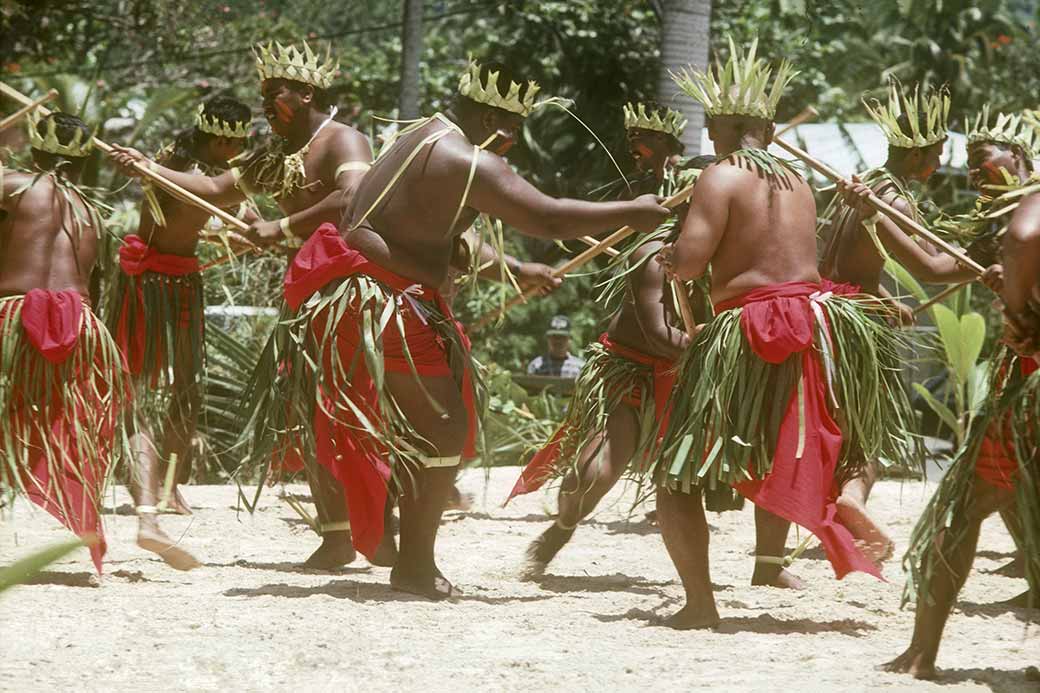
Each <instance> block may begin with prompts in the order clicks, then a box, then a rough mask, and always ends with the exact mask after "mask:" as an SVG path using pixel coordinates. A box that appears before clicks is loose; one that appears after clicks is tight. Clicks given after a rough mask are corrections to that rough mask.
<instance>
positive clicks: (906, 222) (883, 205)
mask: <svg viewBox="0 0 1040 693" xmlns="http://www.w3.org/2000/svg"><path fill="white" fill-rule="evenodd" d="M773 142H775V143H776V144H777V145H778V146H780V147H781V148H783V149H785V150H786V151H787V152H789V153H790V154H793V155H794V156H796V157H798V158H799V159H801V160H802V161H804V162H805V163H807V164H808V165H809V167H810V168H812V169H813V170H814V171H817V172H818V173H820V174H822V175H823V176H825V177H827V178H829V179H830V180H831V181H832V182H833V183H838V182H839V181H842V180H843V179H842V176H841V174H840V173H838V172H837V171H835V170H834V169H832V168H831V167H829V166H828V165H827V164H825V163H823V162H822V161H819V160H817V159H814V158H813V157H811V156H809V154H808V153H806V152H804V151H802V150H801V149H799V148H798V147H795V146H794V145H792V144H788V143H787V142H785V141H783V140H781V139H779V138H774V139H773ZM867 203H868V204H870V206H871V207H873V208H874V209H876V210H877V211H879V212H881V213H882V214H884V215H885V216H887V217H888V218H889V219H891V220H892V221H894V222H896V223H897V224H898V225H899V226H900V227H901V228H903V229H904V230H909V231H910V232H911V233H915V234H917V235H918V236H921V237H923V238H925V239H927V240H929V241H931V242H932V243H934V244H935V245H936V246H938V247H939V248H940V249H941V250H942V251H943V252H944V253H946V254H947V255H950V256H952V257H953V258H955V259H956V260H957V261H958V262H960V263H961V264H962V265H964V266H965V267H967V268H969V269H970V270H972V271H973V272H975V274H977V275H979V276H982V273H983V272H985V271H986V270H985V268H984V267H983V266H982V265H980V264H979V263H977V262H975V261H974V260H972V259H971V258H970V257H968V255H967V254H966V253H965V252H964V251H963V250H961V249H959V248H955V247H953V246H952V245H950V244H949V243H947V242H946V241H944V240H943V239H941V238H939V237H938V236H936V235H935V234H934V233H932V232H931V231H929V230H928V229H926V228H925V227H923V226H921V225H920V224H918V223H917V222H916V221H914V220H913V219H911V218H910V217H908V216H906V215H905V214H903V213H902V212H900V211H899V210H898V209H896V208H895V207H893V206H892V205H890V204H888V203H887V202H885V201H884V200H882V199H881V198H879V197H878V196H877V195H874V194H873V193H871V195H870V197H868V198H867Z"/></svg>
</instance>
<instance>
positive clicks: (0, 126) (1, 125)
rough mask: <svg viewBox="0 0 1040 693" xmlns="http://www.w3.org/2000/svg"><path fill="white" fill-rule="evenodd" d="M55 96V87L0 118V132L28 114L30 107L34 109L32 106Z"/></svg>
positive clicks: (41, 103)
mask: <svg viewBox="0 0 1040 693" xmlns="http://www.w3.org/2000/svg"><path fill="white" fill-rule="evenodd" d="M57 97H58V90H57V89H51V90H50V91H49V92H47V93H46V94H44V95H43V96H41V97H40V98H38V99H36V100H35V101H33V102H31V103H27V104H25V105H24V106H22V107H21V108H19V109H18V110H17V111H15V112H14V113H12V114H11V115H9V116H7V117H6V118H4V119H3V120H0V132H3V131H4V130H6V129H7V128H9V127H11V126H12V125H14V124H15V123H17V122H18V121H19V120H21V119H22V118H24V117H25V116H26V115H28V114H29V111H31V110H32V109H34V108H36V107H38V106H41V105H43V104H45V103H47V102H48V101H50V100H52V99H56V98H57Z"/></svg>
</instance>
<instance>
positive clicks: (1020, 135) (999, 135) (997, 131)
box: [968, 105, 1040, 159]
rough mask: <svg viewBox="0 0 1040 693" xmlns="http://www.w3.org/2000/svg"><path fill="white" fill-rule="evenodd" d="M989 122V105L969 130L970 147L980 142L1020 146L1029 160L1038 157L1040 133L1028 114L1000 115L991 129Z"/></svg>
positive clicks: (983, 109)
mask: <svg viewBox="0 0 1040 693" xmlns="http://www.w3.org/2000/svg"><path fill="white" fill-rule="evenodd" d="M989 122H990V121H989V105H986V106H983V107H982V112H981V113H979V114H978V115H977V116H976V117H975V122H974V124H973V125H972V126H971V127H970V128H968V146H971V145H973V144H977V143H980V142H996V143H997V144H1007V145H1018V146H1019V147H1021V148H1022V150H1023V151H1024V152H1025V154H1026V156H1027V157H1028V158H1030V159H1032V158H1033V157H1034V156H1036V145H1037V143H1038V140H1040V133H1038V132H1037V130H1036V129H1035V126H1034V125H1033V124H1032V123H1031V122H1029V121H1028V112H1027V113H1023V114H1022V115H1013V114H1008V113H998V114H997V120H996V122H994V123H993V127H989ZM1034 122H1035V121H1034Z"/></svg>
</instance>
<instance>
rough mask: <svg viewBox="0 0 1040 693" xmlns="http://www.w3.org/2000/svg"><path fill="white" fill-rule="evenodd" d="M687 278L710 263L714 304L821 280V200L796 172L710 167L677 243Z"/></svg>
mask: <svg viewBox="0 0 1040 693" xmlns="http://www.w3.org/2000/svg"><path fill="white" fill-rule="evenodd" d="M672 262H673V264H674V267H675V269H676V273H677V274H678V276H679V277H681V278H683V279H690V278H693V277H698V276H700V275H702V274H703V273H704V271H705V270H706V269H707V266H708V264H709V263H710V264H711V280H712V295H711V298H712V301H713V302H714V303H719V302H721V301H724V300H726V299H729V298H733V297H735V296H739V295H741V294H744V293H747V292H748V291H751V290H752V289H756V288H759V287H762V286H769V285H772V284H780V283H783V282H790V281H809V282H818V281H819V280H820V275H819V273H818V272H817V269H816V201H815V199H814V198H813V195H812V190H811V189H810V188H809V185H808V184H807V183H806V182H805V181H804V180H803V179H802V178H801V177H799V176H797V175H795V174H793V173H790V172H788V173H785V174H783V175H782V176H779V177H777V176H773V177H771V176H767V175H766V174H764V173H763V172H761V171H760V170H759V169H758V168H757V166H756V165H755V164H752V163H751V162H750V161H748V160H747V159H744V158H743V157H733V156H731V157H728V158H726V159H722V160H720V161H719V162H717V163H715V164H713V165H712V166H710V167H708V168H707V169H705V171H704V172H703V173H702V174H701V176H700V179H699V180H698V181H697V187H696V188H694V191H693V196H692V198H691V200H690V210H689V212H688V213H687V215H686V220H685V222H684V223H683V228H682V232H681V233H680V235H679V238H678V240H677V241H676V243H675V251H674V258H673V260H672Z"/></svg>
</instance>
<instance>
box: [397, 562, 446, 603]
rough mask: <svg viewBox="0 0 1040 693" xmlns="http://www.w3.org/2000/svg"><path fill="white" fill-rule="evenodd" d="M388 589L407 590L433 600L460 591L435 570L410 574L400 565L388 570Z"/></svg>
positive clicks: (442, 599) (442, 598) (440, 599)
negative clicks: (425, 573)
mask: <svg viewBox="0 0 1040 693" xmlns="http://www.w3.org/2000/svg"><path fill="white" fill-rule="evenodd" d="M390 589H392V590H394V591H395V592H407V593H408V594H415V595H418V596H420V597H426V598H427V599H429V600H431V601H435V602H440V601H444V600H445V599H451V598H452V597H457V596H459V594H460V592H459V591H458V590H457V589H455V586H454V585H452V584H451V583H450V582H448V579H447V578H445V577H444V576H443V575H441V572H440V571H439V570H435V571H434V573H433V574H430V575H412V574H410V573H406V572H405V571H404V569H402V568H401V567H400V566H397V567H395V568H394V569H393V570H391V571H390Z"/></svg>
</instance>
